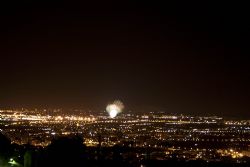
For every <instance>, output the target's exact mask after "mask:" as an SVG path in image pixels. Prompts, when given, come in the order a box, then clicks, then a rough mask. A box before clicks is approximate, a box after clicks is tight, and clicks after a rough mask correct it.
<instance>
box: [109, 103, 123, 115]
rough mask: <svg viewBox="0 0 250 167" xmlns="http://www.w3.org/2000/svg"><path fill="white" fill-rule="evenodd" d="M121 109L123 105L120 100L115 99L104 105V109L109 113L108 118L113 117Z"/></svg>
mask: <svg viewBox="0 0 250 167" xmlns="http://www.w3.org/2000/svg"><path fill="white" fill-rule="evenodd" d="M123 109H124V105H123V103H122V102H121V101H120V100H116V101H114V102H113V103H111V104H108V105H107V107H106V111H107V112H108V113H109V116H110V118H115V117H116V116H117V114H119V113H121V112H122V110H123Z"/></svg>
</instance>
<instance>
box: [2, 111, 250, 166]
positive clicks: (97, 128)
mask: <svg viewBox="0 0 250 167" xmlns="http://www.w3.org/2000/svg"><path fill="white" fill-rule="evenodd" d="M78 112H79V113H81V114H75V115H71V114H65V112H63V111H62V110H41V111H40V110H32V111H30V110H25V109H23V110H0V115H1V117H0V130H1V133H2V134H4V135H6V136H7V137H9V138H10V139H11V142H12V143H16V144H18V145H25V144H28V143H29V144H31V145H33V146H36V147H46V146H48V145H49V144H50V143H51V141H52V140H53V139H55V138H58V137H61V136H71V135H80V136H82V137H83V141H84V144H85V145H86V146H87V147H98V145H100V147H103V148H108V147H113V146H115V145H121V146H127V147H129V148H137V150H138V152H136V151H135V152H134V153H136V157H137V158H138V159H145V157H143V155H144V154H145V152H144V151H145V150H144V149H146V148H150V149H151V153H150V154H151V158H152V159H154V158H156V159H162V160H166V159H169V158H174V157H175V158H179V159H184V160H192V159H193V160H197V159H202V160H206V161H222V160H223V157H231V158H232V159H237V162H241V163H242V162H243V160H242V161H241V159H242V158H243V157H250V120H234V121H232V120H225V119H223V118H221V117H217V116H210V117H203V116H186V115H173V114H172V115H171V114H166V113H165V112H150V113H148V114H134V113H133V112H124V113H120V114H119V115H118V116H117V117H112V116H109V115H108V114H107V113H106V111H103V112H101V113H100V114H93V113H92V114H91V113H89V112H84V111H78ZM63 113H64V114H63ZM143 150H144V151H143Z"/></svg>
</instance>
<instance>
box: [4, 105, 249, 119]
mask: <svg viewBox="0 0 250 167" xmlns="http://www.w3.org/2000/svg"><path fill="white" fill-rule="evenodd" d="M0 110H27V111H34V110H38V111H42V110H48V111H53V110H60V112H63V113H65V114H70V113H69V112H68V111H74V113H72V115H74V114H77V112H81V111H82V112H85V113H89V112H90V113H94V114H98V113H101V112H106V110H105V108H104V109H103V110H99V111H98V110H91V109H86V108H85V109H84V108H57V107H55V108H53V107H44V108H42V107H40V108H38V107H0ZM43 112H46V111H43ZM127 112H134V113H135V114H143V113H144V114H149V113H150V112H154V113H161V112H163V113H164V114H169V115H178V116H180V115H184V116H193V117H206V116H207V117H213V116H216V117H221V118H223V119H231V120H250V118H249V117H247V118H246V117H245V116H233V115H221V114H213V113H205V114H204V113H199V114H195V113H191V112H190V113H183V112H171V111H164V110H154V111H142V110H141V111H136V110H125V111H123V112H122V113H123V114H126V113H127ZM107 116H108V113H107Z"/></svg>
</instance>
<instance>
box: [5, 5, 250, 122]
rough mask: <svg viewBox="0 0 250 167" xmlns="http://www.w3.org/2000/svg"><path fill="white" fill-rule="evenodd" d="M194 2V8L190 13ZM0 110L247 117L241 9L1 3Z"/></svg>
mask: <svg viewBox="0 0 250 167" xmlns="http://www.w3.org/2000/svg"><path fill="white" fill-rule="evenodd" d="M197 6H198V7H197ZM0 13H1V17H0V19H1V28H0V30H1V34H0V35H1V38H0V42H1V48H0V55H1V57H0V77H1V80H0V107H1V108H13V107H28V108H35V107H37V108H44V107H50V108H65V109H67V108H79V109H88V110H95V111H100V110H104V109H105V106H106V105H107V104H108V103H109V102H112V101H114V100H116V99H120V100H121V101H123V102H124V104H125V107H126V110H132V111H134V112H136V111H138V112H142V111H144V112H149V111H159V110H160V111H166V112H168V113H184V114H198V115H202V114H212V115H213V114H215V115H220V116H230V117H243V118H250V103H249V101H250V89H249V86H250V65H249V64H250V61H249V55H250V54H249V30H250V23H249V17H248V16H249V10H248V9H247V6H246V5H244V4H241V5H240V4H190V3H187V2H186V3H185V4H183V3H179V4H163V3H162V4H160V3H156V2H155V3H153V2H152V3H147V2H143V1H141V2H140V3H135V2H133V3H129V2H126V3H121V1H120V2H119V4H118V3H114V2H107V1H105V2H102V3H99V2H97V1H96V2H93V3H88V4H86V3H73V2H71V3H69V2H65V1H64V2H61V3H45V2H42V1H41V2H40V3H39V2H36V3H33V2H30V1H25V2H19V3H14V2H12V4H2V5H1V12H0Z"/></svg>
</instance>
